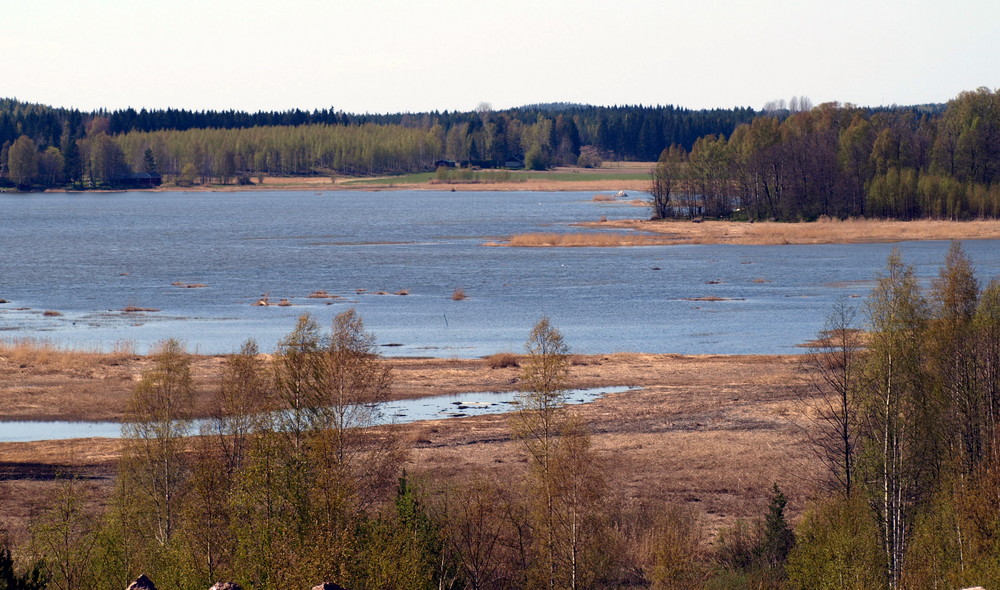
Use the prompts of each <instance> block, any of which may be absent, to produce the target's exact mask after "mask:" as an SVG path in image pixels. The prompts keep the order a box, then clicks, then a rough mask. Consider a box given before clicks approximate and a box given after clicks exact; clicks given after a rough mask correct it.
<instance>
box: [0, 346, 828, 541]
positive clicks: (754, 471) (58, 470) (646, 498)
mask: <svg viewBox="0 0 1000 590" xmlns="http://www.w3.org/2000/svg"><path fill="white" fill-rule="evenodd" d="M804 361H805V357H803V356H678V355H650V354H613V355H595V356H574V357H573V365H572V370H571V379H570V384H569V385H570V387H573V388H583V387H598V386H608V385H627V386H632V387H634V388H635V389H632V390H630V391H627V392H623V393H618V394H612V395H609V396H607V397H605V398H603V399H600V400H598V401H596V402H593V403H591V404H586V405H581V406H574V407H572V409H571V411H572V412H573V413H574V414H575V415H577V416H578V417H579V418H580V419H581V420H583V421H584V422H585V423H586V424H587V426H588V429H589V431H590V433H591V437H592V443H593V447H594V449H595V450H596V451H597V455H598V457H599V459H600V460H601V461H602V462H603V463H604V467H605V473H606V475H607V477H608V481H609V482H611V488H612V489H613V490H614V491H615V493H616V494H617V495H618V496H619V497H620V499H621V500H622V501H623V503H624V504H625V505H631V506H655V505H658V503H660V502H662V501H669V502H680V503H684V504H687V505H689V506H692V507H694V508H695V509H696V510H697V511H698V513H699V514H700V515H701V516H702V517H703V521H704V523H705V524H706V526H707V527H708V528H709V530H714V529H716V528H718V526H720V525H721V524H723V523H727V522H731V521H732V520H733V519H734V518H736V517H754V516H757V515H759V514H760V513H761V511H762V509H763V507H764V505H765V504H766V501H767V498H768V495H769V493H770V490H771V486H772V484H774V483H778V484H779V485H781V486H782V488H783V489H784V490H786V493H787V494H788V495H789V497H790V498H791V500H792V502H791V505H790V510H791V514H793V515H796V514H797V513H798V512H799V511H800V510H801V508H802V506H803V505H804V503H805V501H806V499H807V498H809V497H811V495H812V494H813V493H814V491H815V488H814V486H815V481H816V479H817V473H818V471H819V469H820V467H819V465H818V463H817V461H816V459H815V457H814V456H813V455H812V453H811V450H810V447H809V445H808V431H809V429H810V428H811V427H812V423H811V422H810V420H809V413H810V407H811V406H810V404H809V403H808V400H804V399H803V397H802V396H803V395H805V396H808V395H809V393H810V391H811V389H810V386H809V383H810V377H809V374H808V370H807V368H806V367H807V364H806V363H805V362H804ZM222 362H223V358H222V357H217V356H201V357H197V358H196V360H195V363H194V377H195V382H196V386H197V389H198V392H199V395H198V399H199V404H198V406H197V407H198V409H199V411H201V412H204V411H205V408H206V407H207V402H208V399H209V397H210V396H211V394H212V391H213V390H214V389H215V387H217V381H216V377H217V375H218V369H219V367H220V365H221V363H222ZM389 362H391V364H392V367H393V371H394V374H395V386H394V388H393V396H394V397H395V398H407V397H423V396H428V395H440V394H447V393H458V392H467V391H504V390H512V389H516V387H517V380H518V377H519V375H520V369H519V368H517V367H505V368H491V367H490V363H489V362H487V361H485V360H479V359H475V360H456V359H426V358H425V359H392V360H391V361H389ZM149 365H150V361H149V359H147V358H145V357H142V356H136V355H133V354H130V353H128V351H123V352H119V353H115V354H104V355H101V354H95V353H81V352H70V351H59V350H57V349H53V348H52V347H50V346H46V345H35V346H32V345H31V344H30V343H25V342H21V343H15V344H11V343H8V344H6V345H4V346H3V347H0V399H3V400H4V402H5V403H4V404H3V408H2V409H0V419H5V420H10V419H17V420H28V419H58V420H115V419H118V418H120V417H121V415H122V413H121V412H122V408H123V406H124V404H125V402H126V400H127V399H128V397H129V396H130V394H131V390H132V387H133V385H134V383H135V381H136V380H137V378H138V376H139V375H140V374H141V373H142V372H143V371H144V370H145V369H146V368H148V367H149ZM393 428H398V429H399V430H400V432H401V435H402V437H403V439H404V440H405V441H406V444H407V447H408V448H409V461H408V465H407V470H408V472H410V473H411V474H414V476H415V477H417V478H422V479H425V480H426V481H428V482H433V483H432V485H433V486H434V487H436V488H439V489H443V488H447V487H448V486H449V485H451V484H453V483H457V482H459V481H463V480H466V479H467V478H470V477H471V476H473V475H474V474H479V473H493V474H496V475H497V476H498V477H504V474H510V473H512V472H513V471H515V470H521V469H523V468H524V465H525V461H526V458H525V457H524V455H523V451H522V449H521V447H520V446H519V444H518V443H517V442H516V441H512V440H511V436H510V430H509V425H508V421H507V418H506V417H505V416H503V415H493V416H480V417H468V418H451V419H446V420H434V421H426V422H419V423H413V424H408V425H401V426H396V427H393ZM118 452H119V445H118V443H117V442H116V441H114V440H109V439H81V440H72V441H44V442H35V443H4V444H0V501H2V505H3V507H4V509H3V511H4V521H5V523H6V525H7V526H8V527H9V528H10V529H11V530H12V532H13V533H14V534H15V535H17V534H23V533H24V527H25V523H26V521H27V518H28V516H29V515H30V514H31V512H32V510H33V509H34V508H33V506H32V499H34V498H37V497H39V496H40V495H41V494H43V493H44V492H45V491H46V490H47V489H51V488H52V487H53V486H55V485H56V484H55V481H54V478H55V477H56V476H57V475H58V474H64V475H65V474H71V473H77V474H80V475H82V476H84V477H85V478H86V480H87V481H88V482H89V483H88V485H90V486H92V487H93V488H95V489H96V490H98V491H99V492H100V495H101V496H104V497H107V496H108V495H109V494H110V492H111V490H112V488H113V478H114V472H115V461H116V458H117V455H118Z"/></svg>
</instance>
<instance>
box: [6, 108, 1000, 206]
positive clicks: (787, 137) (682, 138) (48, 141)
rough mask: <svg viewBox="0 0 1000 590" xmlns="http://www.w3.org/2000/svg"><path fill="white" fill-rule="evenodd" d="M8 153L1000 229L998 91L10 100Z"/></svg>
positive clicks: (70, 171) (119, 169) (40, 176)
mask: <svg viewBox="0 0 1000 590" xmlns="http://www.w3.org/2000/svg"><path fill="white" fill-rule="evenodd" d="M779 107H781V108H779ZM0 146H2V148H0V149H2V152H0V183H2V184H3V185H5V186H7V187H8V188H14V187H18V188H21V189H29V190H30V189H32V188H45V187H70V188H75V189H80V190H82V189H86V188H113V187H115V186H116V184H120V183H121V180H122V179H123V178H125V177H127V176H128V175H129V174H130V173H134V172H140V173H153V174H158V175H161V176H162V177H164V179H165V180H167V181H168V182H172V183H175V184H176V185H177V186H186V185H192V184H196V183H198V184H222V185H226V184H234V183H242V184H252V183H253V182H254V180H255V179H257V180H258V181H259V179H261V178H262V177H263V176H285V175H324V176H326V175H328V176H338V175H340V176H343V175H348V176H371V175H392V174H402V173H408V172H416V171H433V170H434V169H435V164H436V163H440V162H441V161H442V160H445V161H448V162H454V163H456V164H457V165H460V166H461V165H465V166H469V167H481V168H490V167H503V166H505V165H509V164H511V162H512V161H513V162H514V163H515V164H516V165H518V166H520V165H521V164H523V165H524V166H525V167H526V168H528V169H535V170H544V169H546V168H549V167H552V166H575V165H579V166H585V167H592V166H600V164H601V162H602V161H605V160H631V161H657V162H658V163H657V164H656V166H655V167H654V170H653V171H652V172H653V173H652V175H651V182H652V184H653V186H654V187H658V188H656V190H654V191H653V192H654V193H656V194H657V196H656V198H658V199H660V201H661V204H662V205H663V206H662V207H660V208H659V209H657V214H658V215H659V216H662V217H666V216H672V215H691V216H707V217H720V218H727V217H733V218H737V219H778V220H789V221H792V220H810V219H815V218H817V217H819V216H822V215H826V216H830V217H837V218H847V217H874V218H898V219H914V218H940V219H968V218H991V217H996V216H998V215H1000V187H998V184H997V180H998V171H1000V92H997V91H991V90H989V89H987V88H980V89H977V90H974V91H968V92H963V93H961V94H959V95H958V96H957V97H955V98H954V99H953V100H951V101H949V102H948V103H947V104H946V105H925V106H913V107H884V108H877V109H872V108H861V107H856V106H853V105H849V104H844V105H842V104H838V103H825V104H821V105H818V106H815V107H813V106H812V105H811V104H810V103H809V101H808V100H807V99H802V100H798V99H796V100H792V101H791V103H790V106H789V107H786V106H785V105H772V107H769V108H768V109H765V110H761V111H754V110H752V109H746V108H739V109H730V110H701V111H693V110H687V109H682V108H677V107H673V106H656V107H646V106H616V107H594V106H586V105H575V104H549V105H534V106H529V107H522V108H517V109H509V110H504V111H494V110H491V109H489V108H487V107H485V106H484V107H483V108H480V109H478V110H476V111H472V112H465V113H459V112H443V113H438V112H432V113H422V114H396V115H351V114H346V113H342V112H337V111H333V110H322V111H313V112H304V111H289V112H283V113H256V114H249V113H240V112H235V111H225V112H216V111H203V112H190V111H183V110H172V109H167V110H160V111H146V110H141V111H138V112H136V111H135V110H134V109H126V110H119V111H112V112H108V111H97V112H93V113H82V112H80V111H78V110H70V109H57V108H50V107H45V106H41V105H34V104H27V103H23V102H19V101H16V100H13V99H4V100H0Z"/></svg>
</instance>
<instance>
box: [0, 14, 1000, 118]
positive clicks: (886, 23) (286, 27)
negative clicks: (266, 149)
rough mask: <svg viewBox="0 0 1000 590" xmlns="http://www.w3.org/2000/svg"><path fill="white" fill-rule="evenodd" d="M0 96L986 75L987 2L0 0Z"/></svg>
mask: <svg viewBox="0 0 1000 590" xmlns="http://www.w3.org/2000/svg"><path fill="white" fill-rule="evenodd" d="M0 31H2V32H0V97H14V98H18V99H20V100H23V101H27V102H35V103H42V104H47V105H52V106H58V107H76V108H79V109H81V110H85V111H89V110H93V109H97V108H101V107H104V108H108V109H117V108H125V107H129V106H131V107H134V108H136V109H140V108H143V107H145V108H167V107H173V108H185V109H195V110H202V109H216V110H225V109H236V110H245V111H257V110H286V109H292V108H301V109H303V110H312V109H314V108H331V107H332V108H334V109H337V110H343V111H347V112H351V113H364V112H369V113H386V112H403V111H409V112H422V111H428V110H441V111H443V110H460V111H467V110H472V109H474V108H476V106H477V105H479V104H480V103H482V102H487V103H490V104H491V105H492V106H493V107H494V108H497V109H503V108H508V107H514V106H520V105H524V104H530V103H538V102H557V101H565V102H579V103H588V104H595V105H616V104H644V105H656V104H660V105H666V104H673V105H677V106H682V107H687V108H692V109H700V108H713V107H723V108H729V107H735V106H748V107H752V108H755V109H760V108H761V107H763V106H764V104H765V103H766V102H768V101H770V100H776V99H785V100H787V99H789V98H791V97H792V96H806V97H809V98H810V99H811V100H812V102H813V103H814V104H820V103H823V102H829V101H838V102H842V103H846V102H849V103H854V104H857V105H861V106H876V105H883V104H885V105H887V104H900V105H909V104H920V103H930V102H945V101H947V100H949V99H951V98H953V97H954V96H955V95H957V94H958V93H959V92H961V91H963V90H974V89H976V88H978V87H980V86H986V87H988V88H990V89H997V88H998V87H1000V59H998V58H1000V2H996V1H994V0H934V1H929V0H908V1H886V0H841V1H836V0H825V1H814V0H759V1H757V2H749V1H741V2H737V1H729V0H686V1H683V2H680V1H676V0H616V1H610V0H600V1H598V0H533V1H532V0H506V1H504V2H476V1H475V0H473V1H468V0H465V1H462V0H435V1H421V0H368V1H365V0H354V1H352V2H345V1H341V0H333V1H321V0H272V1H263V0H242V1H235V0H159V1H157V2H151V1H148V0H0Z"/></svg>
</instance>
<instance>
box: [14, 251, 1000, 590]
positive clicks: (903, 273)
mask: <svg viewBox="0 0 1000 590" xmlns="http://www.w3.org/2000/svg"><path fill="white" fill-rule="evenodd" d="M820 336H821V346H820V347H818V348H817V349H816V350H815V352H812V353H810V354H809V355H807V358H808V361H807V362H808V367H809V371H810V374H811V375H812V376H813V378H812V379H811V380H810V381H809V384H808V386H804V388H803V391H802V394H801V404H802V405H803V411H802V414H801V415H802V417H803V419H804V420H808V421H811V422H812V425H811V427H810V428H808V429H807V431H808V432H809V433H811V435H810V437H811V438H810V442H811V445H812V447H813V449H814V450H815V453H816V457H817V458H818V459H819V461H821V462H822V464H823V466H824V468H823V469H822V470H821V471H817V472H816V473H817V474H818V476H817V477H818V479H817V481H815V482H813V483H814V487H815V489H816V490H817V491H816V492H815V493H814V494H813V500H812V502H811V504H810V505H809V506H808V507H807V508H806V510H805V513H804V516H803V517H802V518H801V519H800V520H799V522H798V523H797V525H796V526H795V527H794V530H793V528H792V527H791V525H790V523H789V521H788V519H786V515H785V509H786V505H787V499H786V498H785V495H784V494H783V492H782V490H781V489H779V488H778V487H777V485H775V486H774V487H773V491H772V494H771V498H770V501H769V504H768V506H767V507H766V510H765V511H764V512H763V513H762V514H760V515H759V517H758V518H755V519H749V520H745V519H741V520H736V521H735V522H733V523H731V524H729V525H727V526H725V527H723V528H722V529H721V530H719V531H718V532H713V533H711V534H709V533H708V532H707V530H706V525H705V522H704V521H703V519H702V518H701V517H700V516H699V513H698V512H697V511H696V510H695V509H694V508H693V507H692V506H690V505H688V504H687V503H685V502H683V501H678V502H663V503H660V504H657V505H653V506H645V507H637V506H634V505H628V504H625V503H623V502H622V500H621V496H620V495H617V494H614V493H613V482H611V481H608V479H607V478H606V477H605V476H604V473H605V472H606V470H607V465H606V463H604V461H609V460H613V456H605V457H603V458H602V457H601V455H599V454H598V453H596V452H595V451H594V449H593V448H592V447H591V445H590V435H589V433H590V432H591V431H592V430H593V429H595V428H598V427H599V425H598V424H590V423H586V422H583V421H581V420H579V419H578V418H576V417H575V414H574V413H573V412H572V410H571V409H570V407H568V406H565V405H564V403H563V402H564V401H565V395H566V386H565V384H566V379H567V375H568V372H569V370H570V365H571V362H572V361H571V356H570V354H569V346H568V344H567V343H566V342H565V341H564V339H563V337H562V335H561V333H560V332H559V330H558V329H557V328H556V327H555V326H554V325H552V324H551V322H549V320H547V319H545V318H542V319H540V320H539V321H538V323H537V324H536V325H535V326H534V328H533V329H532V330H531V332H530V333H529V334H528V336H527V340H526V343H525V354H524V355H522V356H521V358H520V363H521V365H520V372H521V373H520V374H521V376H520V380H519V384H520V385H519V386H520V389H521V392H522V393H521V403H520V406H519V408H517V409H516V410H515V411H513V412H512V413H511V414H510V417H509V418H508V421H507V423H508V428H509V436H510V437H511V440H512V441H514V442H515V444H516V445H518V447H519V448H520V453H521V454H522V455H523V457H524V461H523V462H520V463H518V464H517V467H516V468H514V469H513V470H512V471H510V474H509V476H505V477H502V478H498V477H496V475H491V474H490V471H489V470H488V468H487V467H486V466H481V467H480V469H481V470H482V472H481V474H480V475H478V476H474V477H470V478H468V479H462V480H460V481H434V480H428V479H426V478H423V477H421V474H420V472H419V467H420V466H419V465H414V466H412V467H411V469H413V470H414V471H413V472H411V473H408V472H406V471H405V470H404V468H403V466H404V465H405V464H406V462H405V461H406V457H407V448H406V445H405V444H402V442H401V440H400V438H399V436H398V434H397V431H396V430H395V428H394V427H391V426H389V427H386V426H374V409H373V408H374V406H373V404H374V403H376V402H378V401H380V400H384V399H386V397H387V396H388V394H389V391H390V387H391V386H392V382H393V372H392V370H391V369H390V367H389V365H388V363H386V362H385V360H384V359H383V358H382V357H380V356H379V354H378V348H377V346H376V342H375V340H374V337H373V336H372V335H371V334H370V333H368V332H366V331H365V329H364V322H363V320H362V318H361V316H360V315H359V314H358V313H357V312H356V311H354V310H353V309H349V310H347V311H344V312H342V313H340V314H339V315H337V316H336V317H335V318H334V320H333V322H332V325H331V326H330V328H329V330H328V331H327V330H324V329H323V328H322V327H320V326H319V325H318V324H317V323H316V321H315V320H314V319H312V318H311V317H310V316H308V315H304V316H302V317H301V318H300V319H299V321H298V323H297V325H296V326H295V327H294V329H293V330H292V331H291V332H290V333H289V334H288V335H287V336H285V338H283V339H282V340H281V342H280V343H279V346H278V348H277V350H276V352H275V354H274V355H271V356H270V357H268V356H265V355H261V354H259V351H258V350H257V347H256V345H255V344H254V342H253V341H247V342H246V343H245V344H244V346H243V347H242V349H241V351H240V352H239V353H236V354H232V355H229V356H227V357H226V359H225V361H224V363H223V364H222V365H221V369H220V370H221V375H220V378H219V379H218V387H217V388H216V390H215V391H214V402H213V409H212V410H211V412H210V417H209V418H208V419H203V420H200V421H199V422H197V423H196V422H195V421H194V420H193V418H194V416H192V415H191V414H190V408H191V407H192V403H191V398H192V396H193V395H194V393H193V392H194V388H193V381H192V379H193V377H192V373H191V355H189V354H188V353H187V352H186V351H185V350H184V349H183V348H182V347H181V345H180V344H178V343H177V342H176V341H172V340H170V341H166V342H163V343H162V345H161V346H160V348H159V350H158V351H157V352H156V353H155V354H154V361H155V362H154V363H153V365H152V366H151V367H150V368H149V369H147V370H146V371H144V372H143V373H142V374H141V375H139V376H138V378H137V380H136V382H135V385H134V389H133V394H132V398H131V401H130V402H129V404H128V407H127V409H126V415H127V418H126V420H125V421H124V423H123V434H124V436H125V438H124V443H123V448H122V453H121V457H120V460H119V463H118V468H117V484H116V488H115V490H114V492H113V494H112V496H111V498H110V499H107V500H106V501H104V502H96V501H95V498H94V497H93V496H92V493H93V492H92V488H91V487H90V486H89V485H88V483H87V482H86V481H85V480H82V479H78V478H74V477H71V476H67V477H64V478H62V479H61V483H60V484H59V485H58V486H57V487H56V488H55V489H54V490H53V491H52V493H50V494H47V495H44V496H41V497H39V498H36V499H35V501H36V502H37V505H38V510H37V511H36V512H35V514H36V516H35V517H34V518H32V520H31V522H30V527H29V528H30V533H29V538H28V539H27V540H26V541H25V542H24V543H25V544H24V546H19V547H15V549H16V551H17V554H18V556H19V559H18V561H17V563H16V564H15V562H14V561H13V560H11V559H10V555H11V553H10V548H9V547H6V548H3V549H2V550H0V579H6V580H7V582H6V583H7V586H6V587H7V588H24V589H29V588H30V589H41V588H60V589H67V590H69V589H77V588H108V589H118V590H120V589H121V588H125V587H126V585H127V584H128V582H129V580H131V579H134V578H135V577H136V576H137V575H138V574H139V573H145V574H147V575H148V576H150V577H151V578H152V579H153V580H155V582H156V584H157V585H158V587H160V588H168V589H189V588H190V589H198V588H202V589H203V588H207V587H208V586H210V585H211V584H212V583H214V582H216V581H220V580H233V581H235V582H237V583H239V584H240V585H241V586H242V587H244V588H262V589H263V588H267V589H271V588H274V589H279V588H281V589H284V588H310V587H312V586H313V585H315V584H317V583H319V581H322V580H329V581H334V582H336V583H339V584H341V585H343V586H344V587H346V588H352V589H383V588H385V589H388V588H394V589H406V588H413V589H428V590H429V589H432V588H452V589H500V588H527V589H541V588H549V589H554V588H559V589H598V588H656V589H667V588H706V589H729V588H732V589H736V588H775V589H802V590H806V589H808V590H815V589H824V588H831V589H833V588H854V589H868V588H871V589H890V590H896V589H914V590H915V589H925V588H935V587H938V588H960V587H966V586H973V585H983V586H985V587H993V586H995V585H997V584H998V583H1000V546H998V543H1000V516H998V515H1000V494H998V492H997V490H1000V485H998V484H1000V446H998V444H997V442H998V440H1000V438H998V435H1000V411H998V409H1000V281H998V280H996V279H995V280H993V281H991V282H990V283H989V284H987V285H986V286H982V285H980V284H979V282H978V280H977V279H976V273H975V269H974V267H973V264H972V261H971V260H970V259H969V258H968V257H967V256H966V254H965V253H964V251H963V249H962V248H961V245H960V244H958V243H954V244H953V245H952V247H951V249H950V250H949V252H948V254H947V257H946V259H945V261H944V264H943V266H942V267H941V269H940V271H939V273H938V276H937V277H936V278H934V279H933V280H932V281H930V284H929V285H928V286H927V287H921V285H920V283H919V282H918V280H917V278H916V277H915V276H914V271H913V268H912V267H910V266H908V265H906V264H905V262H904V261H903V260H902V258H901V257H900V255H899V254H898V252H896V251H894V252H893V253H892V254H891V255H890V256H889V258H888V260H887V263H886V266H885V269H884V270H883V271H882V273H880V274H879V275H878V276H877V277H876V279H875V286H874V288H873V290H872V292H871V294H870V296H869V297H868V299H867V300H866V301H864V302H863V304H862V305H858V306H853V305H850V304H849V303H848V302H847V301H845V302H844V303H842V304H840V305H838V306H836V307H835V308H834V310H833V311H832V313H831V314H830V315H829V317H828V322H827V326H826V329H825V330H824V331H823V332H822V333H821V334H820ZM192 435H198V436H192Z"/></svg>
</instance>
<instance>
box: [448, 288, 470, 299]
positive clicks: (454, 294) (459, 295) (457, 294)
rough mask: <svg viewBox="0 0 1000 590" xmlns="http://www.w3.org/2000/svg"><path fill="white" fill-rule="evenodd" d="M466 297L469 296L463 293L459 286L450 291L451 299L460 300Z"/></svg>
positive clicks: (463, 290)
mask: <svg viewBox="0 0 1000 590" xmlns="http://www.w3.org/2000/svg"><path fill="white" fill-rule="evenodd" d="M468 298H469V296H468V295H466V294H465V289H463V288H461V287H459V288H457V289H455V290H454V291H452V292H451V300H452V301H462V300H464V299H468Z"/></svg>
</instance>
